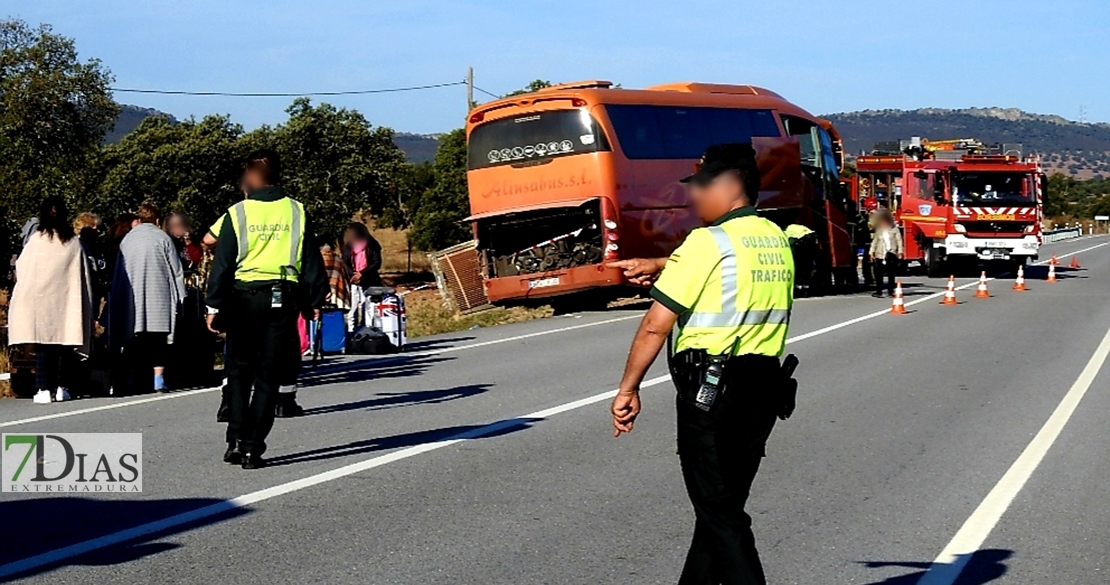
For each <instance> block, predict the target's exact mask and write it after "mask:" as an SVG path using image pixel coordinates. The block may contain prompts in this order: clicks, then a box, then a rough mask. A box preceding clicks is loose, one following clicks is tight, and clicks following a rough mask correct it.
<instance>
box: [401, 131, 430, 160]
mask: <svg viewBox="0 0 1110 585" xmlns="http://www.w3.org/2000/svg"><path fill="white" fill-rule="evenodd" d="M439 137H440V135H439V134H409V133H408V132H398V133H396V134H394V135H393V143H394V144H396V145H397V148H400V149H401V150H403V151H405V158H406V159H407V160H408V161H409V162H411V163H422V162H425V161H430V160H432V159H434V158H435V157H436V150H437V149H438V148H439Z"/></svg>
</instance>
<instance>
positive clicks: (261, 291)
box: [205, 150, 328, 469]
mask: <svg viewBox="0 0 1110 585" xmlns="http://www.w3.org/2000/svg"><path fill="white" fill-rule="evenodd" d="M280 184H281V163H280V162H279V158H278V155H277V153H276V152H273V151H269V150H261V151H257V152H255V153H253V154H251V155H250V156H249V157H248V158H247V161H246V168H245V170H244V172H243V179H242V186H243V190H244V191H245V192H246V193H248V194H249V195H248V196H247V199H246V200H245V201H242V202H240V203H237V204H236V205H234V206H233V207H231V208H230V209H229V210H228V213H227V215H226V217H225V218H224V220H223V222H222V223H221V226H220V233H219V234H218V236H217V241H216V250H215V255H214V257H213V259H212V271H211V273H210V275H209V278H208V295H207V297H206V298H205V301H206V302H207V304H208V306H209V307H210V313H209V316H208V327H209V328H210V329H212V330H213V331H219V330H222V331H224V332H226V333H227V338H228V348H229V357H230V360H229V363H228V386H229V393H230V395H231V417H230V420H229V421H228V427H227V434H226V440H227V444H228V446H227V451H226V452H225V453H224V461H225V462H227V463H231V464H240V465H242V467H243V469H257V468H259V467H263V466H265V465H266V462H265V460H264V459H262V454H263V453H265V451H266V437H267V436H268V435H269V433H270V430H271V429H272V428H273V425H274V416H275V414H276V406H277V400H278V399H279V393H280V390H279V387H280V385H281V383H282V378H283V377H284V376H286V375H288V373H289V371H290V370H291V368H290V367H288V364H287V360H289V357H290V355H289V354H290V350H291V349H292V348H293V346H294V344H295V343H296V340H297V314H298V313H303V312H305V311H306V310H307V311H311V312H312V313H314V315H310V316H311V317H313V318H315V319H319V312H320V309H322V308H323V306H324V303H325V302H326V300H327V295H328V278H327V274H325V272H324V261H323V259H322V258H321V257H320V246H319V244H317V243H316V238H315V233H314V231H313V229H312V222H311V221H310V220H309V218H307V217H306V216H305V212H304V206H303V205H301V203H300V202H298V201H296V200H293V199H290V198H289V197H288V196H286V195H285V194H284V193H283V192H282V189H281V187H280Z"/></svg>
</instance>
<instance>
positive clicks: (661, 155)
mask: <svg viewBox="0 0 1110 585" xmlns="http://www.w3.org/2000/svg"><path fill="white" fill-rule="evenodd" d="M605 112H606V113H607V114H608V115H609V121H610V122H612V123H613V129H614V130H615V131H616V133H617V142H619V143H620V147H621V151H622V152H624V156H626V157H628V158H630V159H698V158H700V157H701V155H702V153H703V152H705V149H706V148H708V147H709V146H710V145H713V144H727V143H735V142H751V141H752V137H755V136H780V132H779V126H778V123H777V122H775V117H774V115H773V114H772V113H771V110H741V109H731V108H706V107H686V106H639V105H614V104H611V105H607V106H605Z"/></svg>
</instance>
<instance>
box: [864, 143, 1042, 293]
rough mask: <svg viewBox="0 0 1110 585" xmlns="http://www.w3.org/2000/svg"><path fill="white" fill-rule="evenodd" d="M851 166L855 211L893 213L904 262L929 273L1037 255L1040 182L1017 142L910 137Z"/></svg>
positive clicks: (1034, 164)
mask: <svg viewBox="0 0 1110 585" xmlns="http://www.w3.org/2000/svg"><path fill="white" fill-rule="evenodd" d="M887 144H897V147H896V148H897V150H895V149H893V148H891V147H890V146H887ZM856 168H857V172H858V175H857V177H856V181H857V184H856V189H855V191H856V192H857V193H858V198H859V202H860V205H861V207H864V208H875V207H886V208H889V209H891V210H892V211H893V212H894V214H895V217H896V219H897V220H898V223H899V225H900V226H901V227H902V230H903V235H904V240H905V243H906V260H907V261H914V260H916V261H918V262H920V263H921V264H923V265H924V266H925V267H926V269H927V272H928V274H929V276H933V277H938V276H944V275H946V274H948V273H949V272H950V271H954V270H956V269H958V268H964V267H968V268H970V267H973V266H977V265H978V264H980V263H1001V264H1007V265H1011V266H1012V265H1017V264H1024V263H1025V262H1027V261H1028V260H1030V259H1036V258H1037V253H1038V250H1039V248H1040V245H1041V220H1042V218H1043V215H1042V197H1043V193H1044V187H1045V180H1046V179H1045V175H1044V173H1043V171H1042V170H1041V168H1040V164H1039V162H1038V160H1037V158H1036V157H1033V156H1030V157H1023V156H1022V153H1021V145H1004V146H1001V147H986V146H984V145H983V144H982V143H981V142H979V141H977V140H959V141H941V142H938V143H932V144H931V143H929V141H928V140H923V139H920V138H913V139H911V140H903V141H900V142H899V143H886V144H880V145H876V149H875V152H874V153H873V154H872V155H870V156H860V157H858V158H857V159H856Z"/></svg>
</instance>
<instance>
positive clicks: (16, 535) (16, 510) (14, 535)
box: [0, 496, 251, 583]
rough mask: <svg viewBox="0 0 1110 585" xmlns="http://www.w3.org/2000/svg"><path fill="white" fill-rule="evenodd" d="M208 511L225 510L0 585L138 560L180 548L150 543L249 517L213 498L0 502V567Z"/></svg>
mask: <svg viewBox="0 0 1110 585" xmlns="http://www.w3.org/2000/svg"><path fill="white" fill-rule="evenodd" d="M209 506H226V507H227V510H224V511H221V512H218V513H215V514H212V515H207V516H206V517H204V518H202V519H200V520H195V521H192V522H188V523H183V524H180V525H177V526H173V527H170V528H166V529H165V530H158V531H155V532H151V533H149V534H142V535H140V536H137V538H135V539H134V540H129V541H128V542H126V543H121V544H118V545H114V546H109V547H106V548H101V549H98V550H93V551H91V552H88V553H85V554H82V555H79V556H75V557H72V558H66V559H62V560H58V561H55V562H51V563H48V564H44V565H42V566H40V567H37V568H33V569H29V570H26V571H22V572H19V573H15V574H12V575H7V576H3V577H0V583H6V582H8V581H11V580H14V579H16V578H21V577H27V576H30V575H37V574H40V573H44V572H48V571H52V570H54V569H57V568H59V567H64V566H109V565H116V564H121V563H127V562H130V561H135V560H139V559H143V558H146V557H149V556H152V555H156V554H158V553H161V552H166V551H169V550H173V549H175V548H178V547H179V546H180V545H178V544H176V543H170V542H154V541H156V540H158V539H160V538H163V537H165V536H167V535H171V534H178V533H181V532H187V531H189V530H194V529H196V528H199V527H201V526H207V525H211V524H216V523H218V522H223V521H226V520H230V519H232V518H235V517H238V516H242V515H244V514H249V513H250V512H251V509H250V508H233V507H232V506H230V505H228V502H227V501H226V500H222V499H214V498H181V499H172V500H115V499H103V500H98V499H92V498H76V497H53V496H48V497H36V498H33V499H19V500H5V501H0V519H3V520H2V526H3V531H2V534H3V537H4V538H3V546H0V566H2V565H7V564H9V563H12V562H15V561H18V560H21V559H27V558H30V557H34V556H37V555H41V554H44V553H49V552H51V551H56V550H58V549H61V548H64V547H67V546H72V545H75V544H79V543H82V542H85V541H88V540H92V539H94V538H101V537H103V536H104V535H108V534H114V533H116V532H119V531H121V530H127V529H130V528H134V527H136V526H141V525H143V524H147V523H150V522H156V521H159V520H163V519H166V518H170V517H173V516H176V515H178V514H184V513H187V512H192V511H195V510H199V509H201V508H206V507H209Z"/></svg>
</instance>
